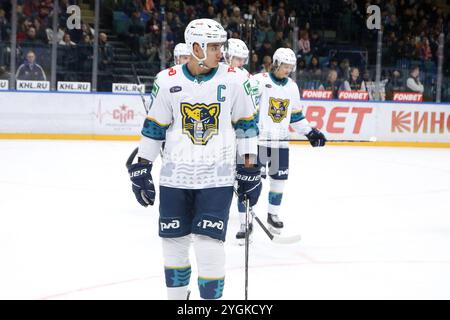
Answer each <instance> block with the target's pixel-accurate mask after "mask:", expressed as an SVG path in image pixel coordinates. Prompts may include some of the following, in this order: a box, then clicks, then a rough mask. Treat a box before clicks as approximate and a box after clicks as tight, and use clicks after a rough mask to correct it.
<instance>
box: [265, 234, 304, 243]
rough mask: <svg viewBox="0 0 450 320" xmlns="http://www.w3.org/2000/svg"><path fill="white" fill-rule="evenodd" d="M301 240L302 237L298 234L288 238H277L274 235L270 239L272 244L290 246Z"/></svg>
mask: <svg viewBox="0 0 450 320" xmlns="http://www.w3.org/2000/svg"><path fill="white" fill-rule="evenodd" d="M301 239H302V237H301V236H300V235H299V234H297V235H294V236H290V237H282V236H278V235H276V234H274V235H273V238H272V242H273V243H278V244H292V243H296V242H299V241H300V240H301Z"/></svg>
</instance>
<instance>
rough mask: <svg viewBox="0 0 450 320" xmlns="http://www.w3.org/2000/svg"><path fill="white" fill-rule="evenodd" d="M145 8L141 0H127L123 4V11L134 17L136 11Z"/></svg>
mask: <svg viewBox="0 0 450 320" xmlns="http://www.w3.org/2000/svg"><path fill="white" fill-rule="evenodd" d="M142 10H143V6H142V2H141V0H126V1H125V4H124V6H123V11H125V13H126V14H127V15H128V16H129V17H132V16H133V13H134V12H139V14H140V13H141V11H142Z"/></svg>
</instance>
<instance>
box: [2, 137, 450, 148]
mask: <svg viewBox="0 0 450 320" xmlns="http://www.w3.org/2000/svg"><path fill="white" fill-rule="evenodd" d="M0 139H42V140H47V139H48V140H105V141H138V140H139V139H140V136H134V135H103V134H99V135H96V134H65V133H0ZM290 144H300V145H302V144H304V145H309V142H308V141H306V140H305V141H292V142H290ZM327 145H332V146H363V147H420V148H450V142H412V141H404V142H402V141H373V142H372V141H368V142H360V141H358V142H348V141H346V142H337V141H334V142H331V141H328V142H327Z"/></svg>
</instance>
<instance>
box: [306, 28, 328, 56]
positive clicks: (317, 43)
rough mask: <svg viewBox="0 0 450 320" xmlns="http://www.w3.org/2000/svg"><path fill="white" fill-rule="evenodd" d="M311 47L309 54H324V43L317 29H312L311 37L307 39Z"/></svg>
mask: <svg viewBox="0 0 450 320" xmlns="http://www.w3.org/2000/svg"><path fill="white" fill-rule="evenodd" d="M309 42H310V47H311V54H312V55H316V56H319V57H321V56H324V55H326V54H325V44H324V42H323V41H322V39H321V38H320V35H319V33H318V32H317V31H313V32H312V34H311V39H310V40H309Z"/></svg>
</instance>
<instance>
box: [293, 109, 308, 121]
mask: <svg viewBox="0 0 450 320" xmlns="http://www.w3.org/2000/svg"><path fill="white" fill-rule="evenodd" d="M303 119H305V116H304V115H303V112H301V111H300V112H292V113H291V123H294V122H299V121H301V120H303Z"/></svg>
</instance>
